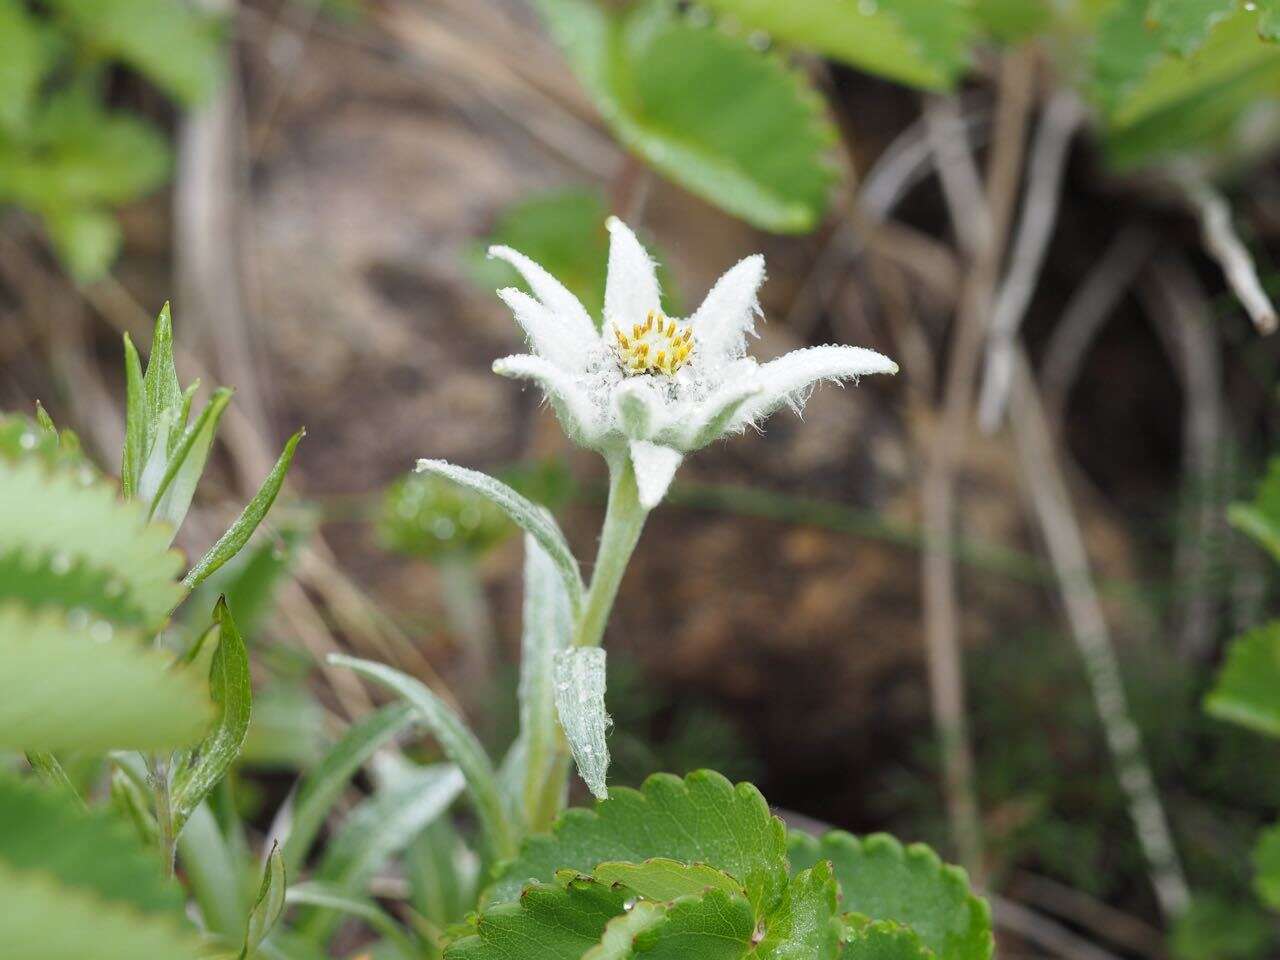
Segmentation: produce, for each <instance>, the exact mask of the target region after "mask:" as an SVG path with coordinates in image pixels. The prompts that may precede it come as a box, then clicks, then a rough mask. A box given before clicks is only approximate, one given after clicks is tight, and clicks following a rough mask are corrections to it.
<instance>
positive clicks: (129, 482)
mask: <svg viewBox="0 0 1280 960" xmlns="http://www.w3.org/2000/svg"><path fill="white" fill-rule="evenodd" d="M124 393H125V414H124V452H123V453H122V454H121V456H120V492H121V494H122V495H123V496H124V498H125V499H126V500H132V499H133V498H134V496H135V495H136V493H137V490H138V481H139V479H141V477H142V462H143V460H144V459H145V457H146V448H147V416H148V414H147V394H146V388H145V387H144V386H143V381H142V361H141V360H139V359H138V350H137V348H136V347H135V346H134V345H133V341H132V340H131V339H130V338H129V334H128V333H126V334H125V335H124Z"/></svg>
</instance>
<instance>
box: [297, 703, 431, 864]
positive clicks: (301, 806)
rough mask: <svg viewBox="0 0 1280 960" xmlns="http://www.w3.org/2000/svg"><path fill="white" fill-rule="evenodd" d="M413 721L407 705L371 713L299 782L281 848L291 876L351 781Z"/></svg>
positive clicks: (399, 704) (395, 705) (403, 704)
mask: <svg viewBox="0 0 1280 960" xmlns="http://www.w3.org/2000/svg"><path fill="white" fill-rule="evenodd" d="M413 720H414V713H413V708H412V707H410V706H409V704H407V703H393V704H391V705H390V706H387V707H383V708H382V709H381V710H379V711H378V712H377V713H371V714H370V715H369V716H367V717H365V718H363V719H362V720H360V721H359V722H357V723H354V724H352V725H351V727H350V728H349V729H348V730H347V732H346V733H345V734H343V736H342V739H341V740H339V741H338V742H337V743H336V744H334V746H333V748H332V749H331V750H330V751H329V752H328V753H327V754H326V755H325V758H324V760H322V761H321V763H320V765H319V766H318V767H316V768H315V769H314V770H312V771H311V772H310V773H308V774H307V775H306V776H305V777H303V778H302V783H301V785H300V786H299V787H298V795H297V799H296V800H295V801H294V807H293V817H292V826H291V827H290V828H289V835H288V836H287V837H286V838H285V841H284V848H283V856H284V862H285V866H286V867H287V868H288V870H289V871H290V872H291V873H297V872H298V871H299V870H301V869H302V865H303V862H304V861H305V860H306V856H307V851H308V850H310V849H311V843H312V841H313V840H314V839H315V837H316V834H317V833H319V831H320V827H321V826H322V825H323V824H324V820H325V817H327V816H328V815H329V810H330V809H331V808H332V807H333V804H334V802H335V801H336V800H337V799H338V797H340V796H341V795H342V791H343V790H345V789H346V786H347V784H348V783H349V782H350V780H351V777H352V776H353V775H354V774H355V772H356V771H357V770H359V769H360V768H361V767H362V766H363V765H364V764H365V762H366V761H367V760H368V759H369V758H370V757H372V756H373V754H374V753H375V752H376V751H377V750H378V748H379V747H381V746H383V744H385V743H387V742H388V741H389V740H391V738H392V737H394V736H395V735H396V734H397V733H399V732H400V731H401V730H403V729H404V728H405V727H407V726H409V724H410V723H412V722H413Z"/></svg>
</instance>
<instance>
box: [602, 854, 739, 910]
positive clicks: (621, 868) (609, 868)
mask: <svg viewBox="0 0 1280 960" xmlns="http://www.w3.org/2000/svg"><path fill="white" fill-rule="evenodd" d="M592 876H594V877H595V878H596V879H597V880H599V881H600V882H601V883H608V884H612V885H614V886H623V887H626V888H627V889H629V890H631V891H632V892H634V893H637V894H639V895H640V896H642V897H644V898H645V899H646V900H662V901H666V900H675V899H677V898H678V897H692V896H699V895H701V894H703V893H705V892H706V891H708V890H721V891H723V892H724V893H728V894H736V895H737V896H740V897H741V896H745V895H746V891H745V890H744V889H742V884H740V883H738V881H737V880H735V879H733V877H731V876H729V875H728V874H727V873H725V872H724V871H723V870H717V869H716V868H715V867H709V866H707V865H706V864H705V863H681V862H680V861H679V860H669V859H667V858H666V857H654V858H653V859H652V860H646V861H644V862H643V863H624V862H613V863H602V864H600V865H599V866H597V867H596V868H595V870H594V871H592Z"/></svg>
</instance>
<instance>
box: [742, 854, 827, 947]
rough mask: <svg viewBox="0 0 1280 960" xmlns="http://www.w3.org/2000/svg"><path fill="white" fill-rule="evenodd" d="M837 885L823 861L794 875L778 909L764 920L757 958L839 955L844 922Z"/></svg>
mask: <svg viewBox="0 0 1280 960" xmlns="http://www.w3.org/2000/svg"><path fill="white" fill-rule="evenodd" d="M839 894H840V891H839V888H838V887H837V885H836V880H835V876H834V875H833V874H832V870H831V864H829V863H827V862H826V861H825V860H824V861H821V862H820V863H817V864H815V865H814V866H813V867H812V868H810V869H808V870H803V871H801V872H800V873H799V874H797V875H796V876H795V877H794V878H793V879H792V881H791V885H790V886H789V887H787V892H786V895H785V896H784V897H783V899H782V903H781V904H779V906H778V907H777V909H775V910H773V911H772V912H771V913H770V915H769V916H768V918H767V919H766V921H765V933H764V938H763V939H762V940H761V941H760V943H759V945H758V946H757V947H756V951H755V952H756V956H757V957H759V960H819V958H823V957H829V958H832V960H834V958H835V957H837V956H839V954H840V939H841V933H842V930H843V926H844V925H843V923H842V922H841V920H840V915H839V912H838V910H837V905H838V903H839Z"/></svg>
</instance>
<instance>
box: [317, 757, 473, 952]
mask: <svg viewBox="0 0 1280 960" xmlns="http://www.w3.org/2000/svg"><path fill="white" fill-rule="evenodd" d="M463 785H464V780H463V777H462V773H461V771H460V770H459V769H458V768H457V767H456V766H454V765H453V764H451V763H442V764H435V765H433V766H429V767H421V768H410V769H406V770H404V771H401V772H399V773H397V774H396V775H395V777H394V778H393V779H391V780H390V782H388V783H387V784H385V785H384V786H381V787H380V788H379V789H378V790H377V792H375V793H374V795H373V796H372V797H370V798H369V799H368V800H366V801H364V802H363V803H362V804H360V806H358V807H357V808H356V809H355V810H354V811H353V812H352V813H351V814H350V815H349V816H348V817H347V819H346V821H345V822H344V823H343V826H342V829H341V830H340V831H339V832H338V834H337V835H336V836H335V837H334V839H333V842H332V843H331V844H330V845H329V847H328V849H327V850H326V851H325V855H324V859H323V860H322V861H321V863H320V867H319V869H318V870H317V871H316V880H318V881H319V882H320V883H322V884H324V885H325V886H326V887H328V888H330V889H332V890H334V891H336V892H338V893H340V894H342V895H344V896H347V897H358V896H360V895H361V894H362V893H363V892H364V890H365V888H366V886H367V885H368V882H369V880H370V879H371V878H372V877H373V875H374V874H375V873H377V871H378V870H379V869H381V868H382V866H383V865H384V864H385V863H386V862H387V860H389V859H390V858H391V857H392V856H393V855H395V854H397V853H399V852H400V851H401V850H403V849H404V848H405V847H407V846H408V845H409V843H410V842H411V841H412V840H413V838H414V837H416V836H417V835H418V834H419V833H420V832H421V831H422V830H423V828H425V827H426V826H427V824H429V823H431V821H433V820H435V819H436V818H437V817H439V816H441V815H442V814H443V813H444V812H445V811H446V810H448V809H449V806H450V805H451V804H452V803H453V801H454V800H455V799H457V797H458V795H459V794H460V793H461V792H462V788H463ZM334 919H335V918H334V917H333V916H332V915H331V914H329V913H325V912H321V911H313V912H312V913H311V914H310V915H309V916H308V917H307V918H305V919H303V920H301V921H300V922H299V929H301V930H302V931H303V932H304V933H305V934H306V935H307V936H309V937H310V938H312V939H314V940H316V941H320V942H322V941H323V940H324V939H326V938H327V937H328V935H329V934H330V933H331V932H332V930H333V922H334Z"/></svg>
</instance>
